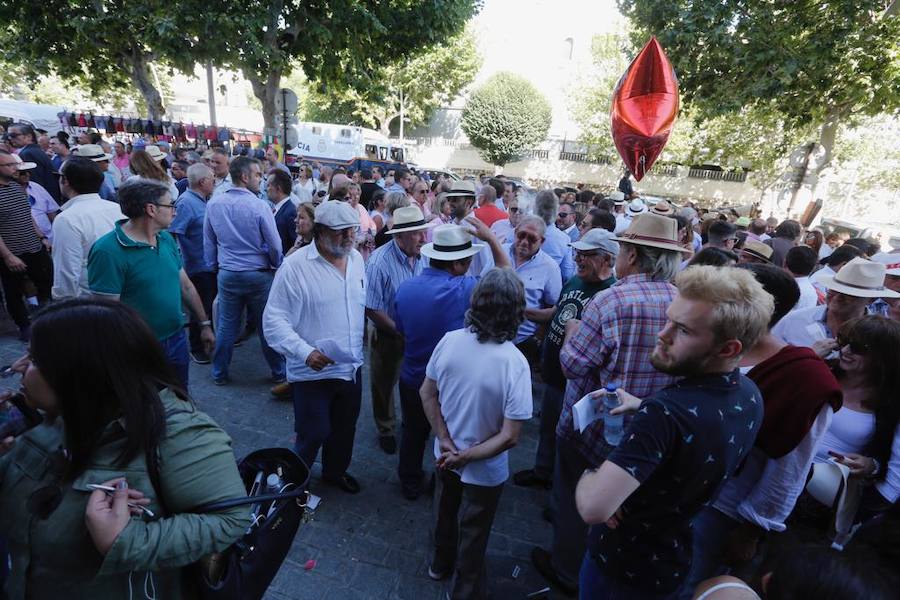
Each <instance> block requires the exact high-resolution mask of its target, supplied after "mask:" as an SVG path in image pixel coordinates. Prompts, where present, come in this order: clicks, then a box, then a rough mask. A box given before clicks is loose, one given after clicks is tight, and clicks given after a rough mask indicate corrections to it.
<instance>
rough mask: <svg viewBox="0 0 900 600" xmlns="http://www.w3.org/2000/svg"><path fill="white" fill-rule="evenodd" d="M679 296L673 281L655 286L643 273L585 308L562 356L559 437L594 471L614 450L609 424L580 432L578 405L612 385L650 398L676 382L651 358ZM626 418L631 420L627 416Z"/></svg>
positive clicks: (628, 279)
mask: <svg viewBox="0 0 900 600" xmlns="http://www.w3.org/2000/svg"><path fill="white" fill-rule="evenodd" d="M675 291H676V290H675V287H674V286H673V285H672V284H670V283H669V282H667V281H653V280H651V279H650V276H649V275H646V274H643V273H642V274H638V275H629V276H628V277H625V278H624V279H621V280H619V281H617V282H616V283H615V285H613V286H612V287H610V288H609V289H607V290H604V291H602V292H600V293H598V294H597V295H596V296H594V298H593V300H591V302H590V303H589V304H588V305H587V307H585V309H584V314H583V316H582V320H581V324H580V325H579V327H578V330H577V331H576V332H575V333H574V334H573V335H572V337H571V338H570V339H569V341H568V342H566V343H565V344H564V345H563V348H562V350H561V351H560V353H559V360H560V364H561V366H562V370H563V373H564V374H565V376H566V378H567V379H568V380H569V381H568V383H567V385H566V396H565V403H564V405H563V409H562V413H561V414H560V417H559V423H558V424H557V427H556V435H557V436H558V437H560V438H562V439H565V440H567V441H569V442H570V443H571V444H572V446H573V447H575V448H576V449H577V450H578V451H579V452H580V453H581V454H582V455H583V456H584V458H585V459H587V461H588V462H590V463H591V464H592V465H593V466H594V467H597V466H599V465H600V464H601V463H602V462H603V461H604V460H605V459H606V455H607V454H609V451H610V450H611V449H612V447H611V446H609V444H607V443H606V440H605V439H604V438H603V420H602V419H600V420H597V421H595V422H594V423H592V424H591V425H590V426H589V427H588V428H587V429H585V431H584V433H579V432H578V431H576V430H575V426H574V423H573V421H572V405H573V404H575V403H576V402H578V400H580V399H581V397H582V396H584V395H585V394H587V393H588V392H591V391H594V390H597V389H600V388H602V387H603V386H605V385H609V384H614V385H615V386H617V387H620V388H622V389H623V390H625V391H626V392H628V393H629V394H632V395H634V396H637V397H638V398H646V397H647V396H650V395H652V394H655V393H656V392H657V391H659V390H661V389H662V388H664V387H666V386H667V385H670V384H671V383H674V381H675V378H674V377H672V376H671V375H666V374H665V373H661V372H659V371H657V370H656V369H655V368H653V365H651V364H650V354H651V353H652V352H653V348H654V347H655V346H656V334H657V333H659V332H660V331H661V330H662V329H663V327H664V326H665V324H666V309H667V308H668V307H669V304H671V303H672V299H673V298H675ZM625 419H626V423H627V422H628V421H630V417H629V416H627V415H626V417H625Z"/></svg>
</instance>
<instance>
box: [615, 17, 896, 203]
mask: <svg viewBox="0 0 900 600" xmlns="http://www.w3.org/2000/svg"><path fill="white" fill-rule="evenodd" d="M619 7H620V8H621V9H622V12H623V13H624V14H625V15H626V16H628V17H629V19H630V20H631V23H632V25H633V26H634V28H635V31H634V35H633V39H634V42H635V43H636V44H642V43H644V42H645V41H646V39H647V37H648V36H649V35H651V34H652V35H656V36H657V38H658V39H659V41H660V43H661V44H662V46H663V48H665V50H666V53H667V54H668V55H669V58H670V60H671V61H672V64H673V66H674V67H675V71H676V73H678V76H679V80H680V84H681V92H682V94H683V96H684V99H685V100H686V101H687V103H688V104H690V105H692V106H694V107H695V108H696V109H697V111H698V114H699V115H700V116H701V117H715V116H720V115H724V114H729V113H732V114H733V113H736V112H737V111H739V110H742V109H745V108H758V109H760V110H765V111H774V113H775V115H776V116H777V117H778V118H781V119H783V120H784V123H785V124H786V126H787V127H789V128H795V127H801V126H804V125H814V126H816V127H818V128H819V134H818V144H816V145H812V144H811V145H810V146H809V154H808V156H807V158H808V160H807V161H806V163H805V164H806V165H807V167H806V173H805V177H804V185H803V186H802V188H800V189H798V192H799V193H797V194H795V196H794V199H793V202H792V203H791V207H790V212H793V209H794V207H796V206H798V205H800V204H799V203H800V202H802V201H804V200H806V199H809V198H811V197H812V193H813V191H814V190H815V186H816V183H817V182H818V176H819V173H820V172H821V171H822V169H823V168H824V167H825V166H827V165H828V164H829V162H830V161H831V158H832V155H833V152H834V141H835V136H836V134H837V131H838V125H839V124H840V123H841V122H847V121H850V122H853V121H854V120H855V119H857V118H859V117H861V116H868V115H876V114H879V113H882V112H892V111H894V110H896V109H897V108H900V18H898V17H900V0H822V1H819V2H815V3H811V2H747V1H746V0H721V1H719V2H707V1H702V0H674V1H673V0H619Z"/></svg>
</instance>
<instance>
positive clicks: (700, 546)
mask: <svg viewBox="0 0 900 600" xmlns="http://www.w3.org/2000/svg"><path fill="white" fill-rule="evenodd" d="M738 525H739V523H738V522H737V521H735V520H734V519H732V518H731V517H729V516H728V515H726V514H725V513H723V512H721V511H719V510H716V509H715V508H713V507H712V506H704V507H703V508H702V509H700V512H698V513H697V515H696V516H695V517H694V520H693V521H692V522H691V536H692V538H693V540H692V541H693V544H692V545H693V553H692V555H691V568H690V570H689V571H688V575H687V577H686V578H685V580H684V583H683V584H682V585H681V590H679V594H680V597H681V598H685V599H686V600H690V599H691V598H693V597H694V590H695V589H696V588H697V585H698V584H699V583H700V582H701V581H705V580H707V579H709V578H710V577H717V576H719V575H725V574H726V573H727V572H728V568H727V567H726V566H725V565H724V564H723V563H722V557H723V556H725V545H726V543H727V542H728V536H729V535H730V534H731V532H732V531H733V530H734V528H735V527H737V526H738Z"/></svg>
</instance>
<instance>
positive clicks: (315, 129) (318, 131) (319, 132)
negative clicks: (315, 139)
mask: <svg viewBox="0 0 900 600" xmlns="http://www.w3.org/2000/svg"><path fill="white" fill-rule="evenodd" d="M312 132H313V135H322V128H321V127H313V128H312Z"/></svg>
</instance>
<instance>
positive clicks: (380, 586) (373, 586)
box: [350, 562, 400, 598]
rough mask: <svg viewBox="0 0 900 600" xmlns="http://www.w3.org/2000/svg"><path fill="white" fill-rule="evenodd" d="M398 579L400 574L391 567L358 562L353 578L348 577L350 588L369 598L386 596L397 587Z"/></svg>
mask: <svg viewBox="0 0 900 600" xmlns="http://www.w3.org/2000/svg"><path fill="white" fill-rule="evenodd" d="M399 581H400V574H399V573H397V572H396V571H394V570H393V569H388V568H386V567H383V566H381V565H376V564H372V563H366V562H360V563H359V564H358V565H357V568H356V571H355V573H354V575H353V578H352V579H350V588H351V589H354V590H357V591H359V592H362V593H364V594H366V596H368V597H370V598H388V597H390V595H391V593H392V592H393V591H394V590H395V589H396V588H397V585H398V583H399Z"/></svg>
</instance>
